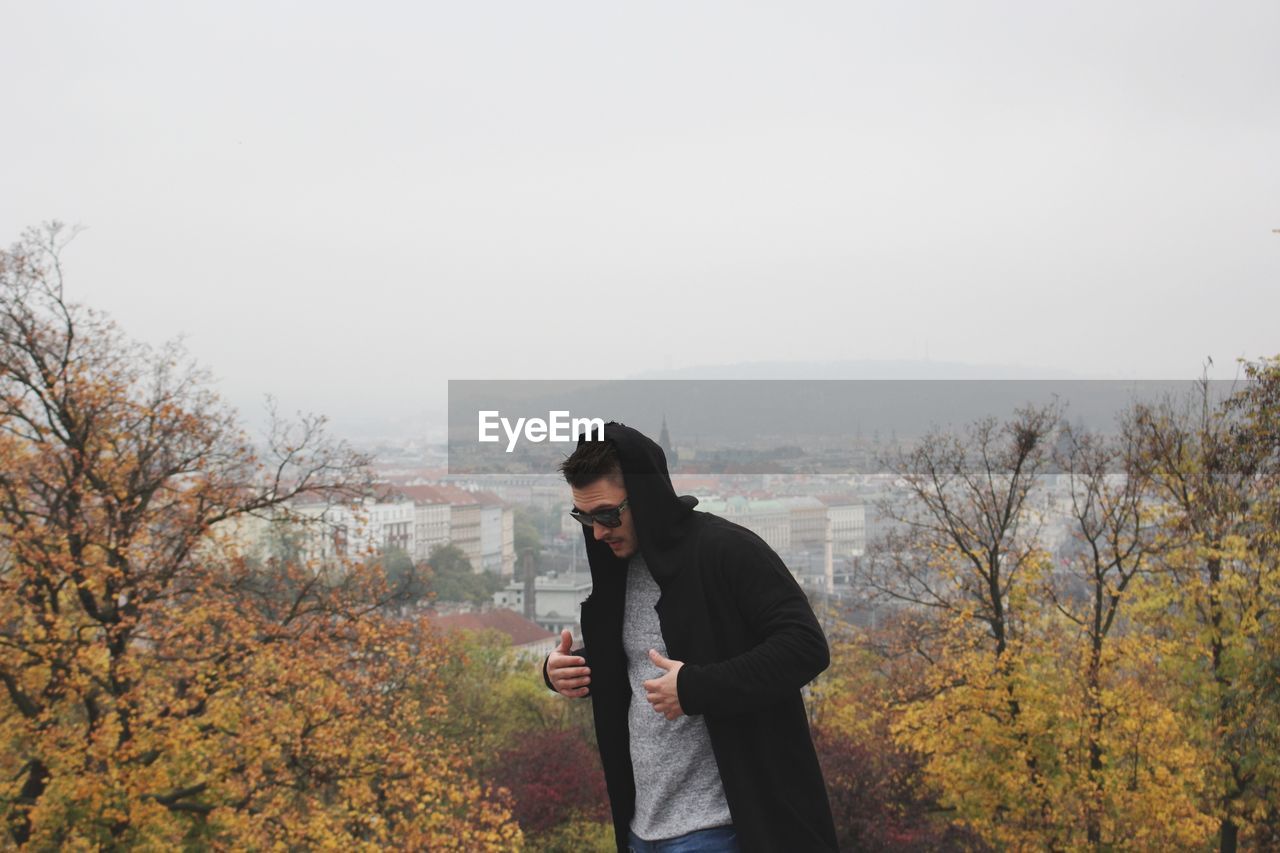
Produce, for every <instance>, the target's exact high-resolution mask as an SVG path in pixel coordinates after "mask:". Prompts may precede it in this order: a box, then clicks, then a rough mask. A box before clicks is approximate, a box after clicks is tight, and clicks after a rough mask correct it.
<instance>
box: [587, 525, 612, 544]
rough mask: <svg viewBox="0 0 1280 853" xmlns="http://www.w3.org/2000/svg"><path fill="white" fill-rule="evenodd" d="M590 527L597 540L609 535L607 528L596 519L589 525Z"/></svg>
mask: <svg viewBox="0 0 1280 853" xmlns="http://www.w3.org/2000/svg"><path fill="white" fill-rule="evenodd" d="M591 529H592V530H594V531H595V534H596V541H597V542H599V541H600V540H601V539H603V538H604V537H606V536H608V535H609V528H607V527H605V526H604V525H603V524H601V523H600V522H598V521H597V522H595V523H594V524H592V525H591Z"/></svg>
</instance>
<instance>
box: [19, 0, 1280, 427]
mask: <svg viewBox="0 0 1280 853" xmlns="http://www.w3.org/2000/svg"><path fill="white" fill-rule="evenodd" d="M1050 5H1052V7H1053V8H1049V6H1050ZM3 20H4V36H3V50H0V79H2V80H3V82H4V100H3V116H4V119H3V123H4V126H5V129H4V131H3V133H0V146H2V149H0V153H2V154H3V156H0V241H3V242H5V243H7V242H10V241H11V240H13V239H14V238H16V237H17V235H18V233H19V232H20V231H21V229H22V228H23V227H24V226H26V225H30V224H35V223H38V222H40V221H42V220H46V219H52V218H58V219H62V220H65V221H68V222H73V223H80V224H83V225H86V226H88V230H87V231H85V232H84V233H83V234H82V235H81V236H80V237H79V238H78V239H77V240H76V241H75V243H74V244H73V248H72V249H70V250H69V256H68V266H69V269H70V275H71V280H70V290H71V295H72V296H73V297H74V298H76V299H77V300H79V301H83V302H86V303H88V304H90V305H93V306H94V307H97V308H100V309H104V310H106V311H108V312H110V313H111V314H112V315H113V316H114V317H115V318H116V319H117V320H118V321H120V323H121V324H122V325H123V326H124V327H125V329H126V330H127V331H128V332H130V333H131V334H133V335H134V336H136V337H139V338H142V339H145V340H148V341H151V342H159V341H162V340H164V339H166V338H170V337H172V336H174V335H177V334H179V333H184V334H185V335H186V336H187V342H188V346H189V348H190V349H191V351H192V352H193V353H194V354H195V355H196V356H197V357H198V358H199V359H200V360H201V361H202V362H203V363H204V364H205V365H207V366H208V367H209V368H211V369H212V370H213V372H214V373H215V374H216V375H217V376H218V377H219V380H220V383H221V388H222V390H223V391H224V393H225V394H226V396H227V397H228V398H229V399H230V400H232V401H233V402H234V403H236V404H237V405H239V406H241V407H242V408H244V407H253V406H255V405H256V401H257V400H259V399H260V398H261V395H262V394H264V393H267V392H272V393H275V394H276V395H278V396H279V397H280V398H281V400H282V401H283V403H284V404H285V405H286V406H287V407H289V408H296V407H301V408H307V409H314V410H321V411H328V412H330V413H333V414H335V415H337V416H342V415H343V414H344V413H350V412H353V411H367V412H373V411H377V412H382V411H386V412H389V413H392V412H394V413H401V412H406V411H413V410H415V409H417V408H419V407H420V406H425V405H434V401H435V400H436V399H437V398H438V397H439V395H440V393H441V391H442V389H443V382H444V380H445V379H448V378H548V377H556V378H571V377H617V376H625V375H630V374H633V373H638V372H642V371H650V370H655V369H663V368H676V369H679V368H688V367H692V366H697V365H715V364H727V363H734V362H744V361H761V360H773V361H782V360H793V359H795V360H804V361H810V362H812V361H824V360H844V359H859V360H863V359H923V358H926V357H927V358H929V359H932V360H935V361H953V362H965V363H972V364H999V365H1021V366H1025V367H1029V368H1033V369H1034V368H1044V369H1046V370H1053V371H1069V372H1072V373H1074V374H1077V375H1085V376H1123V377H1137V378H1175V377H1176V378H1181V377H1191V376H1194V375H1196V373H1197V372H1198V371H1199V367H1200V364H1201V361H1202V360H1203V359H1204V357H1205V356H1212V357H1213V359H1214V360H1215V362H1217V363H1218V364H1220V365H1229V364H1230V363H1231V361H1232V360H1233V359H1234V358H1236V357H1238V356H1246V357H1258V356H1260V355H1264V354H1277V353H1280V323H1278V322H1277V320H1276V318H1277V317H1280V235H1278V234H1274V233H1272V229H1275V228H1280V49H1278V48H1277V44H1278V43H1280V42H1278V41H1277V37H1278V35H1280V3H1277V2H1275V0H1261V2H1232V3H1208V2H1205V3H1177V2H1167V0H1162V1H1161V2H1125V3H1115V2H1107V3H1076V2H1073V3H1060V4H1041V3H1027V2H1009V3H982V2H969V3H964V4H958V3H943V2H936V3H902V2H892V3H889V2H886V3H850V2H840V3H770V4H762V3H747V2H740V0H739V2H694V3H643V4H638V3H632V4H621V3H609V4H605V3H573V2H552V3H529V2H518V3H516V2H512V3H502V2H485V3H429V4H421V3H404V4H394V5H393V4H372V3H365V4H359V5H358V6H357V4H341V5H331V4H321V3H290V4H284V3H262V2H254V3H244V4H240V3H232V2H219V3H207V4H195V3H185V2H183V3H174V2H164V3H160V2H156V3H109V4H108V3H88V2H85V3H57V2H39V3H18V2H12V1H11V2H8V3H5V12H4V16H3ZM1231 372H1234V368H1232V369H1231V370H1230V371H1229V372H1228V374H1227V375H1230V373H1231ZM1219 375H1222V374H1221V372H1220V373H1219Z"/></svg>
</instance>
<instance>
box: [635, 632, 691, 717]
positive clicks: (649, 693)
mask: <svg viewBox="0 0 1280 853" xmlns="http://www.w3.org/2000/svg"><path fill="white" fill-rule="evenodd" d="M649 660H651V661H653V665H654V666H656V667H658V668H660V669H665V670H666V672H665V673H663V674H662V675H660V676H659V677H657V678H651V679H649V680H648V681H646V682H644V690H645V698H647V699H648V700H649V704H650V705H652V706H653V710H655V711H657V712H658V713H659V714H661V715H662V716H664V717H666V718H667V719H668V720H674V719H675V718H676V717H679V716H683V715H684V709H683V708H681V707H680V695H679V694H678V693H677V692H676V676H677V675H678V674H679V672H680V667H682V666H684V662H683V661H678V660H668V659H667V658H664V657H663V656H662V655H660V654H658V652H657V651H656V650H655V649H649Z"/></svg>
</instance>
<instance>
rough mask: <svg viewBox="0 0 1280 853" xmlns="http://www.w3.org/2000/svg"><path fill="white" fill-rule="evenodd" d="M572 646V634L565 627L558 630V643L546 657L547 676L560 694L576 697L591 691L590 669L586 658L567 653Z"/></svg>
mask: <svg viewBox="0 0 1280 853" xmlns="http://www.w3.org/2000/svg"><path fill="white" fill-rule="evenodd" d="M572 648H573V635H572V634H570V633H569V631H568V630H567V629H566V630H564V631H561V632H560V645H559V646H558V647H557V648H556V650H555V651H554V652H552V653H551V655H550V656H549V657H548V658H547V678H548V679H550V681H551V686H552V687H553V688H555V691H556V692H557V693H559V694H560V695H562V696H570V697H573V698H577V697H580V696H586V695H587V694H588V693H590V692H591V690H590V688H588V687H587V685H588V684H590V683H591V669H590V668H589V667H587V665H586V663H587V661H586V659H585V658H581V657H578V656H577V655H571V654H569V652H570V650H571V649H572Z"/></svg>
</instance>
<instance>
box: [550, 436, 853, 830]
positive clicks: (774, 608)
mask: <svg viewBox="0 0 1280 853" xmlns="http://www.w3.org/2000/svg"><path fill="white" fill-rule="evenodd" d="M605 439H606V440H607V441H611V442H612V443H613V445H614V447H615V449H616V450H617V453H618V457H619V459H620V461H621V463H622V474H623V479H624V481H625V485H626V490H627V498H628V504H627V506H628V511H630V512H632V513H634V521H635V527H636V533H637V536H638V538H639V544H640V550H641V553H643V555H644V558H645V562H646V563H647V564H648V566H649V570H650V571H651V572H652V574H653V577H654V580H655V581H657V583H658V586H659V588H660V589H661V593H662V594H661V597H660V598H659V600H658V604H657V606H656V610H657V612H658V620H659V624H660V626H661V630H662V638H663V640H664V642H665V643H666V647H667V657H668V658H670V659H671V660H676V661H682V662H683V663H684V666H683V667H682V668H681V669H680V673H679V675H678V677H677V681H676V689H677V692H678V694H679V698H680V706H681V708H682V709H683V710H684V712H685V713H686V714H689V715H694V714H701V715H703V717H704V719H705V721H706V725H707V732H708V733H709V735H710V739H711V747H712V751H713V752H714V754H715V758H716V764H717V766H718V767H719V770H720V779H721V782H722V783H723V785H724V793H725V799H726V801H727V802H728V805H729V811H730V813H731V814H732V815H733V823H734V828H735V829H736V831H737V836H738V839H739V843H740V844H741V845H742V849H743V850H744V851H746V853H751V851H781V850H786V851H796V853H800V852H801V851H805V853H807V851H820V850H835V849H836V846H837V845H836V835H835V826H834V824H833V822H832V818H831V807H830V804H829V803H828V800H827V791H826V787H825V785H824V784H823V780H822V772H821V770H820V768H819V766H818V759H817V755H816V753H815V752H814V748H813V741H812V739H811V737H810V735H809V723H808V718H807V717H806V715H805V710H804V702H803V700H802V698H801V695H800V688H801V687H802V686H803V685H805V684H807V683H808V682H809V681H811V680H812V679H813V678H814V677H815V676H817V675H818V673H820V672H822V670H824V669H826V668H827V666H828V664H829V662H830V655H829V652H828V649H827V641H826V637H825V636H824V635H823V633H822V628H821V627H820V626H819V625H818V620H817V619H816V617H815V616H814V613H813V609H812V608H811V607H810V606H809V602H808V600H807V599H806V598H805V595H804V592H803V591H802V590H801V589H800V587H799V585H798V584H797V583H796V582H795V579H794V578H793V577H792V576H791V573H790V572H789V571H788V570H787V568H786V566H785V565H783V563H782V560H781V559H780V558H779V557H778V555H777V554H776V553H774V551H773V549H772V548H770V547H769V546H768V545H766V544H765V543H764V541H763V540H762V539H760V537H758V536H757V535H756V534H754V533H752V532H751V531H749V530H747V529H746V528H745V527H741V526H740V525H737V524H734V523H732V522H730V521H726V520H725V519H722V518H720V517H718V516H715V515H712V514H710V513H705V512H695V511H694V510H693V507H694V505H696V504H697V499H696V498H694V497H691V496H687V495H686V496H682V497H677V495H676V493H675V489H674V488H673V487H672V485H671V477H670V475H669V474H668V472H667V461H666V457H665V455H664V454H663V452H662V449H661V448H660V447H659V446H658V445H657V444H655V443H654V442H653V441H651V440H650V439H649V438H647V437H645V436H644V435H642V434H641V433H639V432H637V431H636V430H634V429H631V428H630V427H627V426H623V425H622V424H618V423H609V424H606V425H605ZM584 534H585V537H586V547H587V556H588V558H589V561H590V564H591V579H592V592H591V595H590V596H588V598H587V600H586V601H584V602H583V603H582V635H583V648H581V649H578V650H575V652H574V654H578V655H581V656H583V657H584V658H586V661H587V666H589V667H590V668H591V692H590V698H591V701H592V714H593V716H594V718H595V725H596V738H597V740H598V742H599V745H600V759H601V762H602V764H603V765H604V775H605V784H606V787H607V788H608V791H609V800H610V806H611V808H612V812H613V825H614V834H615V836H616V839H617V843H618V849H619V850H623V851H624V850H626V849H627V834H628V828H629V826H630V823H631V817H632V813H633V811H634V808H635V787H634V785H635V783H634V780H633V777H632V768H631V752H630V741H629V730H628V725H627V708H628V705H629V703H630V701H631V686H630V682H629V680H628V677H627V661H626V655H625V653H624V651H623V645H622V617H623V604H624V596H625V593H626V578H627V560H623V559H619V558H618V557H616V556H614V554H613V551H612V550H611V549H610V548H609V546H608V545H606V544H605V543H603V542H597V541H596V540H595V537H594V535H593V531H592V530H591V529H589V528H588V529H584ZM543 674H544V677H545V674H546V669H545V664H544V669H543ZM655 675H656V673H655ZM547 686H548V687H550V686H551V682H550V681H549V680H548V681H547ZM655 713H656V712H655Z"/></svg>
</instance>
